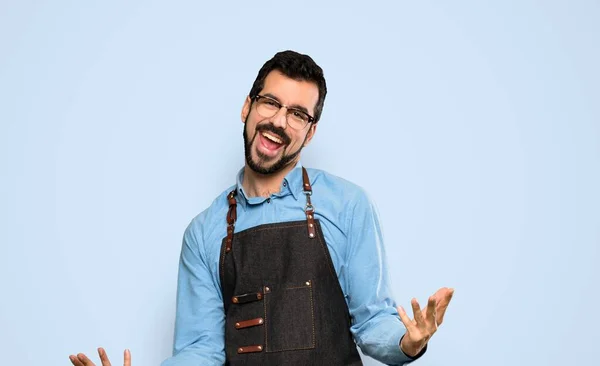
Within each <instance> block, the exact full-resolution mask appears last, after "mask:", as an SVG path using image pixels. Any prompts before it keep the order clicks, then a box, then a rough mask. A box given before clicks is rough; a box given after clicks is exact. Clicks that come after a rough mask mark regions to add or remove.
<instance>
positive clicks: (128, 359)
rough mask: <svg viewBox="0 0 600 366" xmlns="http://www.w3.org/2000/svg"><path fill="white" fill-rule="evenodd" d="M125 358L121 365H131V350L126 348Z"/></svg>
mask: <svg viewBox="0 0 600 366" xmlns="http://www.w3.org/2000/svg"><path fill="white" fill-rule="evenodd" d="M124 357H125V360H124V361H123V366H131V352H130V351H129V350H128V349H126V350H125V356H124Z"/></svg>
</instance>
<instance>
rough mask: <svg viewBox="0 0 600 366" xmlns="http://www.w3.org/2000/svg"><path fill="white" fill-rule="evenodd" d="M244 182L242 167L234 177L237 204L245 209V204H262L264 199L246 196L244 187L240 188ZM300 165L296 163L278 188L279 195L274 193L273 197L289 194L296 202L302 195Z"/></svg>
mask: <svg viewBox="0 0 600 366" xmlns="http://www.w3.org/2000/svg"><path fill="white" fill-rule="evenodd" d="M243 181H244V167H242V168H241V169H240V170H239V171H238V173H237V175H236V187H235V189H236V191H237V194H238V197H239V198H240V199H238V203H241V205H242V206H243V207H244V208H246V205H247V204H251V205H252V204H259V203H262V202H264V201H265V200H266V199H267V198H266V197H250V198H248V197H247V196H246V192H244V187H243V186H242V182H243ZM302 190H303V188H302V163H301V162H300V161H298V163H297V164H296V166H295V167H294V168H293V169H292V170H290V172H289V173H288V174H287V175H286V176H285V177H284V178H283V182H282V183H281V187H279V193H276V194H275V196H278V197H283V196H286V195H287V194H291V195H292V196H293V197H294V199H295V200H296V201H297V200H298V198H299V197H300V195H301V194H302V192H303V191H302Z"/></svg>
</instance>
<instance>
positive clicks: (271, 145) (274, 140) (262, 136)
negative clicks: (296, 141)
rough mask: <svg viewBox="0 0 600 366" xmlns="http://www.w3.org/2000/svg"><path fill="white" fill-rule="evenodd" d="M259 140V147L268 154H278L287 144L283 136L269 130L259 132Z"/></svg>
mask: <svg viewBox="0 0 600 366" xmlns="http://www.w3.org/2000/svg"><path fill="white" fill-rule="evenodd" d="M259 140H260V144H259V148H260V149H261V151H262V152H263V153H265V154H266V155H268V156H274V155H276V154H277V152H278V151H279V149H281V148H282V147H283V146H284V145H285V144H284V143H283V140H282V139H281V138H279V137H277V136H276V135H275V134H273V133H270V132H268V131H263V132H259Z"/></svg>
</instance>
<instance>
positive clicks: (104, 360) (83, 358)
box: [69, 348, 131, 366]
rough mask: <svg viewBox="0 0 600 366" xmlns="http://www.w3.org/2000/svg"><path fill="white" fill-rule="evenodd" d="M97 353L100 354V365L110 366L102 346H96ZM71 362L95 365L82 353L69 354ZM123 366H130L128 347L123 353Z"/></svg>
mask: <svg viewBox="0 0 600 366" xmlns="http://www.w3.org/2000/svg"><path fill="white" fill-rule="evenodd" d="M98 355H99V356H100V361H102V366H111V363H110V361H109V360H108V356H107V355H106V352H105V351H104V349H103V348H98ZM69 359H70V360H71V363H72V364H73V365H75V366H96V364H94V363H93V362H92V361H91V360H90V359H89V358H87V356H86V355H84V354H83V353H80V354H78V355H77V356H75V355H71V356H69ZM123 366H131V353H130V352H129V350H128V349H126V350H125V352H124V355H123Z"/></svg>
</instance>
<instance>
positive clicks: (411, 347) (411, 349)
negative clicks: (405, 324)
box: [400, 336, 427, 358]
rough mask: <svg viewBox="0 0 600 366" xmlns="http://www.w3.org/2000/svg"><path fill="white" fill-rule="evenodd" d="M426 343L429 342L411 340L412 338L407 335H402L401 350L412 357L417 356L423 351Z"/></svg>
mask: <svg viewBox="0 0 600 366" xmlns="http://www.w3.org/2000/svg"><path fill="white" fill-rule="evenodd" d="M426 345H427V343H425V344H417V343H415V342H411V341H410V339H409V338H408V337H405V336H402V338H401V339H400V350H401V351H402V352H404V354H405V355H407V356H408V357H411V358H414V357H417V356H418V355H419V354H420V353H421V352H422V351H423V349H424V348H425V346H426Z"/></svg>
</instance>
